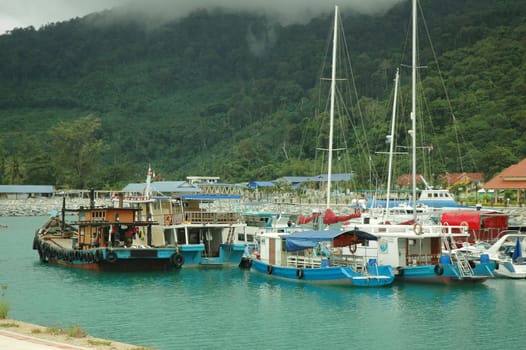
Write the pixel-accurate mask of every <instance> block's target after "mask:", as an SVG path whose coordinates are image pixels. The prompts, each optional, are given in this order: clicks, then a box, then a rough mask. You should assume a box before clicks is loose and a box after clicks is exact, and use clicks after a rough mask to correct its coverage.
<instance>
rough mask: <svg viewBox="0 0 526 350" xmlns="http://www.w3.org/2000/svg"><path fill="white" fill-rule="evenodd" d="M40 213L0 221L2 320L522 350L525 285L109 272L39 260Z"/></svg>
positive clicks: (111, 332)
mask: <svg viewBox="0 0 526 350" xmlns="http://www.w3.org/2000/svg"><path fill="white" fill-rule="evenodd" d="M45 219H46V218H45V217H0V224H3V225H7V226H8V228H0V285H7V286H8V289H7V294H6V299H8V300H9V301H10V303H11V309H10V313H9V317H10V318H13V319H18V320H20V321H25V322H30V323H35V324H40V325H43V326H48V327H68V326H81V327H82V329H84V330H85V331H87V332H88V333H89V334H90V335H92V336H95V337H101V338H108V339H112V340H116V341H122V342H126V343H132V344H137V345H142V346H148V347H152V348H155V349H159V350H165V349H166V350H170V349H177V348H186V349H203V348H212V349H215V348H220V347H222V348H224V349H302V350H303V349H305V350H307V349H321V348H326V347H330V348H333V349H348V348H358V349H360V348H361V349H377V348H384V347H385V348H389V349H459V348H465V349H474V348H478V349H495V348H497V349H506V348H511V347H518V346H522V345H523V344H524V334H523V332H524V324H526V315H525V313H524V310H526V297H525V295H526V280H520V281H511V280H490V281H488V282H486V283H485V284H481V285H474V286H469V287H441V286H421V285H407V284H406V285H403V284H395V285H393V286H391V287H387V288H380V289H359V288H352V289H351V288H331V287H322V286H311V285H305V284H295V283H288V282H284V281H277V280H269V279H267V278H266V277H265V276H258V275H253V274H250V273H248V272H247V271H242V270H239V269H237V268H233V269H207V270H199V269H184V268H183V270H181V271H178V272H165V273H141V274H112V273H106V274H104V273H95V272H90V271H78V270H73V269H68V268H63V267H57V266H51V265H47V264H41V263H40V262H39V260H38V253H37V252H36V251H33V250H32V240H33V234H34V231H35V229H36V228H37V227H38V226H40V225H41V224H42V223H43V222H44V221H45Z"/></svg>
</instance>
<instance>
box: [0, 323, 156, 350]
mask: <svg viewBox="0 0 526 350" xmlns="http://www.w3.org/2000/svg"><path fill="white" fill-rule="evenodd" d="M2 331H5V332H6V333H7V332H10V333H15V334H18V335H22V336H25V337H30V338H37V339H42V340H47V341H53V342H59V343H64V344H69V345H75V346H79V347H83V348H87V349H99V350H155V348H152V347H143V346H137V345H132V344H126V343H121V342H116V341H113V340H107V339H101V338H95V337H92V336H90V335H88V334H87V333H86V332H84V331H83V330H82V328H81V327H80V326H69V327H66V328H62V327H44V326H39V325H35V324H31V323H27V322H22V321H17V320H12V319H0V334H1V333H2ZM8 334H9V333H8Z"/></svg>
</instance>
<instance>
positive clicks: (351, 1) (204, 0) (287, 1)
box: [0, 0, 402, 34]
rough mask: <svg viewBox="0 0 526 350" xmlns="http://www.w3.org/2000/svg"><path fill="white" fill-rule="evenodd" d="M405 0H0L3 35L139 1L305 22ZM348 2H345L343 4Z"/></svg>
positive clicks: (172, 12)
mask: <svg viewBox="0 0 526 350" xmlns="http://www.w3.org/2000/svg"><path fill="white" fill-rule="evenodd" d="M400 1H402V0H345V1H337V0H0V34H4V33H5V32H6V31H8V30H11V29H13V28H24V27H28V26H34V27H35V28H36V29H38V28H40V27H41V26H42V25H45V24H49V23H54V22H61V21H67V20H69V19H71V18H75V17H83V16H85V15H87V14H89V13H92V12H99V11H103V10H105V9H111V8H114V7H121V6H122V8H124V7H125V6H126V8H128V4H129V3H135V5H134V8H135V11H134V13H136V14H137V13H140V14H145V17H150V18H151V15H152V14H154V15H157V16H162V17H163V19H172V18H180V17H183V16H185V15H187V14H188V13H189V12H190V11H191V10H193V9H196V8H198V7H199V8H214V7H223V8H227V9H239V10H242V11H258V12H264V13H267V14H269V15H272V16H274V17H275V18H276V19H277V20H279V21H281V22H282V23H284V24H289V23H296V22H305V21H307V20H309V19H310V18H312V17H315V16H317V15H319V14H321V13H329V12H332V11H333V8H334V5H335V4H338V3H342V4H340V7H341V8H342V11H343V9H346V8H351V7H352V8H353V10H357V11H360V12H365V13H372V12H378V11H383V10H385V9H387V8H389V7H390V6H392V5H393V4H395V3H398V2H400ZM343 3H344V4H343Z"/></svg>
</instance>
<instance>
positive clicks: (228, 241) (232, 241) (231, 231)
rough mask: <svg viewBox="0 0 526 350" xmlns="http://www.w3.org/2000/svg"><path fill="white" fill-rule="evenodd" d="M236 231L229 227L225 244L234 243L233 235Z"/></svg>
mask: <svg viewBox="0 0 526 350" xmlns="http://www.w3.org/2000/svg"><path fill="white" fill-rule="evenodd" d="M235 232H236V230H235V228H234V227H230V229H229V230H228V236H227V237H226V243H227V244H232V243H234V234H235Z"/></svg>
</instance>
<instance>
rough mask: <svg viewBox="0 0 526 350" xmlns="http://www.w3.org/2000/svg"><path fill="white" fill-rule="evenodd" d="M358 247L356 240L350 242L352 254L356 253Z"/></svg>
mask: <svg viewBox="0 0 526 350" xmlns="http://www.w3.org/2000/svg"><path fill="white" fill-rule="evenodd" d="M357 249H358V246H357V244H356V242H353V243H351V244H349V250H350V252H351V253H352V254H354V253H356V250H357Z"/></svg>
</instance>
